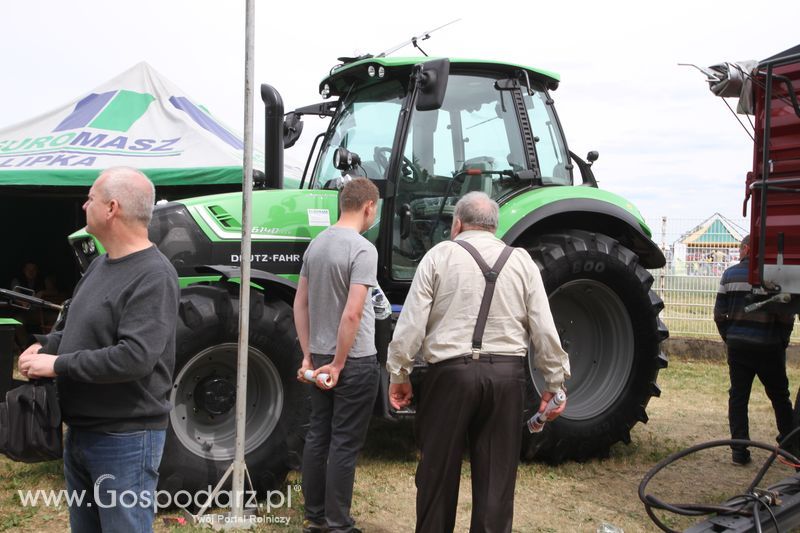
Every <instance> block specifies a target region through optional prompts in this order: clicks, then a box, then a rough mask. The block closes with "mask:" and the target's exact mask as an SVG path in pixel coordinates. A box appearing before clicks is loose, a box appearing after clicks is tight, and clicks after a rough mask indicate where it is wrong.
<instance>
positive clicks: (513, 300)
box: [386, 192, 570, 533]
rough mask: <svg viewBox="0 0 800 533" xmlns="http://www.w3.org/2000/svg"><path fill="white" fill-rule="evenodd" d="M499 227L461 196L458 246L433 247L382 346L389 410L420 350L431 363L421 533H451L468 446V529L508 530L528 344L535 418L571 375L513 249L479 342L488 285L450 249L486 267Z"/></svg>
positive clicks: (420, 410) (527, 268)
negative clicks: (538, 376) (535, 376)
mask: <svg viewBox="0 0 800 533" xmlns="http://www.w3.org/2000/svg"><path fill="white" fill-rule="evenodd" d="M497 221H498V207H497V204H496V203H495V202H494V201H493V200H491V199H490V198H489V197H488V196H487V195H486V194H484V193H482V192H472V193H468V194H466V195H465V196H464V197H463V198H462V199H461V200H460V201H459V202H458V204H457V205H456V208H455V212H454V215H453V226H452V229H451V236H452V238H453V239H454V240H453V241H446V242H442V243H440V244H438V245H436V246H435V247H434V248H432V249H431V250H430V251H429V252H428V253H427V254H426V255H425V257H423V258H422V260H421V261H420V264H419V267H418V268H417V272H416V274H415V276H414V280H413V282H412V284H411V288H410V291H409V293H408V297H407V298H406V301H405V304H404V306H403V311H402V313H401V314H400V318H399V320H398V322H397V327H396V328H395V331H394V335H393V340H392V343H391V344H390V345H389V356H388V361H387V364H386V367H387V370H388V371H389V374H390V380H391V385H390V388H389V401H390V403H391V404H392V406H393V407H394V408H395V409H401V408H403V407H405V406H407V405H408V404H409V403H410V401H411V396H412V390H411V384H410V382H409V378H408V375H409V374H410V373H411V371H412V370H413V365H414V358H415V355H416V354H417V353H418V352H420V350H421V352H422V356H423V358H424V359H425V361H426V362H427V363H429V365H430V366H429V368H428V370H427V373H426V375H425V377H424V380H423V383H422V385H421V388H422V391H421V394H420V400H419V402H418V407H417V418H416V424H417V436H418V444H419V446H420V450H421V456H420V463H419V465H418V467H417V474H416V484H417V527H416V531H418V532H436V533H441V532H446V531H453V528H454V527H455V515H456V505H457V503H458V488H459V482H460V476H461V460H462V456H463V451H464V449H465V446H466V445H467V444H468V445H469V450H470V461H471V465H472V503H473V505H472V520H471V525H470V531H471V532H472V533H477V532H483V531H502V532H510V531H511V525H512V519H513V512H514V486H515V485H516V472H517V464H518V461H519V455H520V445H521V441H522V433H521V432H522V427H523V424H524V421H523V419H522V418H523V416H522V413H523V409H524V406H523V404H524V402H525V383H526V371H527V368H526V366H527V365H526V361H527V360H526V355H527V352H528V347H529V346H531V345H532V347H533V352H532V356H533V362H534V366H535V367H536V368H537V369H539V370H540V371H541V373H542V375H543V376H544V379H545V383H546V387H545V390H544V391H543V392H542V398H541V403H540V408H539V411H543V410H544V408H545V406H546V404H547V402H548V401H549V400H550V398H552V397H553V396H554V394H555V393H556V392H557V391H558V390H559V389H560V388H563V385H564V381H565V380H567V379H568V378H569V377H570V374H569V360H568V358H567V354H566V352H565V351H564V350H563V349H562V347H561V343H560V341H559V338H558V333H557V331H556V329H555V324H554V323H553V317H552V313H551V312H550V305H549V302H548V300H547V293H546V292H545V289H544V285H543V283H542V278H541V275H540V273H539V270H538V268H537V267H536V265H535V264H534V262H533V260H532V259H531V257H530V255H529V254H528V253H527V252H526V251H525V250H523V249H514V250H513V251H512V252H511V254H510V255H509V256H508V257H507V261H506V262H505V264H504V265H503V266H502V268H501V269H500V271H499V275H498V276H496V282H495V287H494V292H493V298H492V299H491V300H490V306H489V308H488V316H487V318H486V319H485V329H484V330H483V332H482V335H479V334H478V330H479V329H480V328H476V322H480V321H479V320H478V317H479V309H480V307H481V303H482V301H483V300H484V291H485V288H486V284H487V280H488V279H490V278H489V277H488V276H487V277H485V276H484V274H483V272H482V270H481V268H480V267H479V265H478V263H477V262H476V259H474V258H473V257H472V256H471V252H469V251H468V250H467V249H466V248H465V247H462V246H463V244H459V243H458V242H456V241H465V242H466V243H467V246H470V245H471V247H473V248H474V249H475V250H476V251H477V252H478V254H479V255H480V256H481V257H482V258H483V260H484V261H485V262H486V263H487V264H488V265H493V264H495V262H496V261H497V260H498V258H499V257H500V256H501V253H502V252H503V251H504V249H505V248H506V245H505V243H504V242H503V241H501V240H500V239H498V238H496V237H495V236H494V232H495V231H496V229H497ZM493 270H494V269H493ZM488 292H491V291H488ZM565 406H566V403H564V404H562V405H561V407H560V408H559V409H558V410H556V411H554V412H553V414H552V415H551V416H550V418H549V419H550V420H552V419H554V418H555V417H557V416H558V415H560V414H561V413H562V412H563V410H564V407H565Z"/></svg>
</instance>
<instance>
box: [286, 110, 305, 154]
mask: <svg viewBox="0 0 800 533" xmlns="http://www.w3.org/2000/svg"><path fill="white" fill-rule="evenodd" d="M300 116H301V115H299V114H297V113H295V112H294V111H292V112H291V113H287V114H286V117H284V119H283V147H284V148H291V147H292V146H294V143H296V142H297V139H299V138H300V134H301V133H303V121H302V120H300Z"/></svg>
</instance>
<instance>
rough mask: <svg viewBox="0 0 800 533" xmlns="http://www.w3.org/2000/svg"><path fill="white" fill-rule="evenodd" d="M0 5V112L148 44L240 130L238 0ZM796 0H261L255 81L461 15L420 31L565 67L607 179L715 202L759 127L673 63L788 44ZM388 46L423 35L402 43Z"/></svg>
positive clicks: (460, 45) (151, 55) (289, 84)
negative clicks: (741, 120)
mask: <svg viewBox="0 0 800 533" xmlns="http://www.w3.org/2000/svg"><path fill="white" fill-rule="evenodd" d="M0 5H2V10H0V13H2V21H3V24H2V26H3V28H2V31H1V32H0V45H1V46H0V49H2V51H3V54H2V55H3V65H2V78H1V79H2V82H1V83H0V127H5V126H9V125H12V124H15V123H17V122H20V121H23V120H26V119H28V118H30V117H33V116H36V115H38V114H41V113H43V112H45V111H48V110H50V109H52V108H55V107H58V106H59V105H61V104H63V103H65V102H67V101H69V100H71V99H73V98H75V97H76V96H78V95H80V94H82V93H83V92H85V91H88V90H90V89H92V88H93V87H95V86H96V85H99V84H100V83H102V82H104V81H106V80H108V79H110V78H112V77H113V76H115V75H117V74H118V73H120V72H122V71H124V70H126V69H128V68H130V67H131V66H133V65H134V64H136V63H138V62H139V61H147V62H149V63H150V64H151V65H152V66H153V67H155V69H156V70H158V71H159V72H160V73H161V74H162V75H163V76H165V77H166V78H168V79H170V80H171V81H172V82H173V83H175V84H176V85H178V86H179V87H181V88H182V89H183V90H184V91H186V93H188V94H189V95H190V96H191V97H192V98H193V99H194V100H195V101H196V102H198V103H200V104H203V105H204V106H205V107H207V108H208V109H209V110H210V111H211V112H212V113H213V114H215V115H216V116H217V117H218V118H220V119H221V120H222V121H223V122H224V123H226V124H228V125H229V126H230V127H232V128H233V129H234V130H236V131H239V132H241V131H242V129H243V127H242V124H243V117H242V114H243V92H244V89H243V87H244V24H245V21H244V0H225V1H221V0H220V1H206V0H186V1H173V0H137V1H135V2H111V1H108V0H104V1H94V0H93V1H84V0H79V1H76V2H63V1H59V0H52V1H37V0H26V1H24V2H11V1H10V0H3V1H2V4H0ZM762 6H763V7H762ZM796 7H797V4H796V1H795V2H790V1H788V0H785V1H784V0H779V1H769V0H765V1H764V2H761V3H760V4H757V3H753V2H742V1H727V2H710V1H706V2H703V1H702V0H699V1H698V0H693V1H688V0H673V1H671V2H658V3H656V2H642V1H637V2H612V1H609V2H596V1H593V2H571V1H567V0H561V1H558V2H536V1H525V2H517V1H505V2H498V1H486V0H484V1H481V2H475V1H471V0H470V1H459V2H452V1H443V2H432V1H430V0H426V1H419V0H406V1H404V2H401V3H390V2H378V1H374V0H373V1H344V2H340V3H335V2H325V3H316V2H302V1H294V2H277V1H269V2H267V1H258V2H257V5H256V30H257V36H256V52H255V60H256V83H257V84H260V83H262V82H267V83H270V84H272V85H274V86H275V87H276V88H277V89H278V90H279V91H280V92H281V94H282V95H283V98H284V104H285V108H286V110H287V111H288V110H290V109H292V108H295V107H299V106H302V105H306V104H311V103H315V102H317V101H319V100H320V97H319V94H318V93H317V89H318V84H319V81H320V80H321V78H322V77H323V76H324V75H325V74H326V73H327V72H328V70H329V69H330V67H332V66H333V65H334V64H336V62H337V61H336V58H337V56H341V55H352V54H354V53H366V52H370V53H373V54H377V53H379V52H381V51H383V50H385V49H388V48H390V47H391V46H393V45H395V44H398V43H400V42H403V41H405V40H407V39H409V38H410V37H411V36H412V35H415V34H419V33H421V32H423V31H425V30H429V29H432V28H434V27H437V26H440V25H442V24H444V23H446V22H449V21H451V20H453V19H456V18H460V19H461V21H460V22H458V23H456V24H453V25H451V26H449V27H447V28H445V29H443V30H441V31H439V32H437V33H434V34H433V36H432V37H431V39H430V40H427V41H424V42H422V43H421V45H422V47H423V49H425V50H426V51H427V52H428V53H429V54H430V55H439V56H451V57H471V58H473V57H474V58H485V59H498V60H504V61H510V62H515V63H521V64H526V65H531V66H535V67H539V68H545V69H548V70H552V71H555V72H558V73H559V74H560V75H561V80H562V82H561V87H560V88H559V89H558V90H557V91H555V92H554V93H553V95H552V96H553V98H554V99H555V101H556V106H557V110H558V113H559V115H560V118H561V122H562V125H563V127H564V130H565V132H566V135H567V138H568V142H569V144H570V148H571V149H572V150H573V151H574V152H576V153H578V154H579V155H582V156H583V155H585V154H586V152H588V151H589V150H598V151H599V152H600V159H599V161H598V162H597V163H596V164H595V167H594V168H595V174H596V175H597V177H598V180H599V182H600V187H601V188H604V189H608V190H611V191H613V192H616V193H619V194H621V195H623V196H625V197H626V198H628V199H630V200H631V201H633V202H634V203H635V204H636V205H637V206H638V207H639V208H640V210H641V211H642V213H643V214H644V215H645V217H646V218H647V219H649V220H657V219H660V217H661V216H668V217H671V218H682V219H689V218H691V219H701V218H705V217H707V216H709V215H711V214H712V213H714V212H715V211H719V212H722V213H723V214H726V215H729V216H732V217H736V216H739V215H740V214H741V205H742V200H743V194H744V176H745V173H746V172H747V170H748V169H749V168H750V166H751V164H752V142H751V141H750V139H749V138H748V137H747V136H746V134H745V132H744V131H743V130H742V128H741V126H739V124H738V123H737V122H736V119H735V118H734V117H733V115H731V113H730V112H729V111H728V109H727V108H726V107H725V105H724V103H723V102H722V100H720V99H719V98H717V97H715V96H713V95H712V94H711V93H710V92H709V91H708V88H707V84H706V83H705V82H704V76H703V75H702V74H701V73H699V72H697V71H696V70H694V69H690V68H687V67H679V66H677V63H679V62H687V63H696V64H698V65H700V66H708V65H711V64H714V63H717V62H720V61H737V60H745V59H764V58H766V57H768V56H771V55H773V54H775V53H777V52H780V51H782V50H784V49H786V48H789V47H791V46H794V45H796V44H797V43H798V41H800V31H798V29H799V27H798V24H797V21H796V16H795V15H796V13H797V9H796ZM761 13H763V15H761ZM394 55H417V52H416V51H415V50H414V49H413V48H411V47H408V48H405V49H403V50H401V51H400V52H398V53H395V54H394ZM256 98H257V100H256V104H255V105H256V129H257V141H256V142H258V143H259V144H261V143H263V133H262V130H263V117H262V115H263V112H262V107H261V101H260V98H259V97H258V95H256ZM734 103H735V102H734ZM312 129H313V128H309V127H308V126H307V132H306V133H305V134H304V139H303V141H304V142H302V143H298V145H297V146H296V147H295V148H292V149H290V150H288V151H287V154H286V157H287V161H288V162H296V163H297V164H298V165H302V162H304V161H305V157H306V153H302V151H303V150H305V149H307V146H308V143H309V142H310V140H311V138H312V137H313V131H308V130H312ZM654 229H656V228H654Z"/></svg>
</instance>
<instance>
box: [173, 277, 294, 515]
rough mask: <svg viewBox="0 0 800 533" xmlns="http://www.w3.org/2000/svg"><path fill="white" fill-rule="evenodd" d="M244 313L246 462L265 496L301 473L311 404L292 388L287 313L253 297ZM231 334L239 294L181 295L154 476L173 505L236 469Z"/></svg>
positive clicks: (221, 290)
mask: <svg viewBox="0 0 800 533" xmlns="http://www.w3.org/2000/svg"><path fill="white" fill-rule="evenodd" d="M250 303H251V307H250V339H249V340H250V342H249V358H248V379H247V415H246V438H245V461H246V463H247V467H248V470H249V473H250V478H251V479H252V482H253V485H254V487H255V489H256V490H257V491H258V492H259V494H261V495H263V494H265V493H266V491H268V490H273V489H277V488H279V487H280V485H281V484H282V483H283V482H284V480H285V479H286V474H287V473H288V471H289V470H290V469H292V468H298V467H299V465H300V459H301V457H302V448H303V442H304V438H305V428H306V424H307V420H308V407H309V404H308V401H307V395H306V394H305V393H304V392H303V387H302V385H301V384H300V383H299V382H298V381H297V380H296V378H295V376H296V373H297V369H298V368H300V363H301V361H302V352H301V350H300V346H299V344H298V341H297V334H296V332H295V329H294V320H293V316H292V309H291V307H289V305H287V304H286V303H285V302H283V301H281V300H277V299H265V297H264V295H263V294H262V293H261V292H258V291H252V292H251V293H250ZM238 330H239V286H238V285H235V284H218V285H194V286H190V287H187V288H185V289H183V290H182V291H181V304H180V317H179V320H178V330H177V348H176V357H175V372H174V378H173V386H172V391H171V394H170V402H171V403H172V405H173V409H172V411H171V412H170V419H169V428H168V429H167V439H166V444H165V446H164V455H163V458H162V460H161V467H160V469H159V470H160V479H159V488H160V489H163V490H167V491H169V492H171V493H172V494H173V495H175V494H176V493H177V492H178V491H188V492H189V493H190V494H195V493H196V492H197V491H200V490H204V491H206V490H210V489H209V486H211V487H212V488H213V487H214V486H216V484H217V482H218V481H219V480H220V479H221V478H222V475H223V474H224V473H225V471H226V469H227V468H228V467H229V466H230V464H231V463H232V462H233V459H234V451H235V439H236V422H235V414H236V367H237V350H238V348H237V339H238ZM227 485H228V486H230V480H229V481H228V483H227ZM245 488H246V490H248V489H249V488H248V487H247V486H246V487H245ZM184 499H185V498H184ZM220 501H221V503H222V504H223V505H225V501H226V500H225V499H224V497H223V498H222V500H220ZM183 503H184V502H183V499H180V500H177V501H176V504H178V505H181V506H182V505H183ZM202 503H203V502H202V501H201V502H200V504H202Z"/></svg>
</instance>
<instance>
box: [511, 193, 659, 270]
mask: <svg viewBox="0 0 800 533" xmlns="http://www.w3.org/2000/svg"><path fill="white" fill-rule="evenodd" d="M564 228H572V229H579V230H585V231H591V232H597V233H603V234H605V235H608V236H609V237H612V238H614V239H616V240H617V241H619V242H620V243H622V244H623V245H625V246H626V247H627V248H628V249H630V250H632V251H633V252H635V253H636V254H637V255H638V256H639V262H640V264H641V265H642V266H644V267H645V268H661V267H663V266H664V264H665V263H666V259H665V258H664V253H663V252H662V251H661V249H660V248H659V247H658V245H656V243H654V242H653V241H652V239H651V238H650V236H649V235H648V234H647V233H646V232H645V231H644V229H643V228H642V225H641V223H640V222H639V220H638V219H637V218H636V216H634V215H633V214H632V213H631V212H630V211H627V210H625V209H623V208H622V207H620V206H617V205H615V204H612V203H610V202H606V201H604V200H598V199H594V198H567V199H562V200H556V201H553V202H551V203H548V204H546V205H543V206H541V207H539V208H537V209H535V210H534V211H531V212H530V213H528V214H527V215H525V216H523V217H522V218H521V219H520V220H518V221H517V222H516V223H514V224H513V225H512V226H511V227H510V228H509V229H508V231H506V232H505V234H503V235H502V237H501V238H502V239H503V241H504V242H506V243H508V244H514V243H516V242H517V241H518V240H519V239H520V237H523V236H527V235H531V234H542V233H546V232H548V231H552V230H554V229H564Z"/></svg>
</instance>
